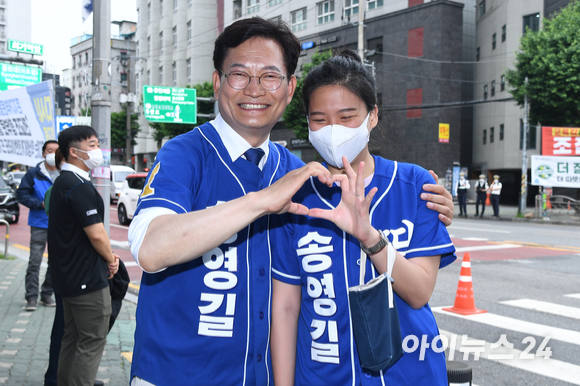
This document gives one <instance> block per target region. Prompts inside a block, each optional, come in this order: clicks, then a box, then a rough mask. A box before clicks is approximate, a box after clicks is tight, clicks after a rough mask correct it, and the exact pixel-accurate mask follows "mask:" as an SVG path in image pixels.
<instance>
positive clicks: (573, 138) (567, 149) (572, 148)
mask: <svg viewBox="0 0 580 386" xmlns="http://www.w3.org/2000/svg"><path fill="white" fill-rule="evenodd" d="M542 155H555V156H574V155H580V128H578V127H542Z"/></svg>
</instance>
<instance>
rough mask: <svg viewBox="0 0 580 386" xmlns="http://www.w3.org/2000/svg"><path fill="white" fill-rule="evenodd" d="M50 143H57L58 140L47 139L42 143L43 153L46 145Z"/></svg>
mask: <svg viewBox="0 0 580 386" xmlns="http://www.w3.org/2000/svg"><path fill="white" fill-rule="evenodd" d="M50 143H56V144H57V145H58V142H56V141H55V140H54V139H49V140H48V141H46V142H45V143H44V145H42V152H43V153H44V151H45V150H46V146H47V145H48V144H50Z"/></svg>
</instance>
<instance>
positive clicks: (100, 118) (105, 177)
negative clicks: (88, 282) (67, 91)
mask: <svg viewBox="0 0 580 386" xmlns="http://www.w3.org/2000/svg"><path fill="white" fill-rule="evenodd" d="M110 63H111V2H110V0H94V2H93V80H92V86H93V90H92V98H91V116H92V126H93V128H94V129H95V130H96V131H97V135H98V137H99V142H100V144H101V150H103V153H104V154H103V155H105V165H103V167H102V168H99V169H98V170H100V171H101V172H102V173H98V174H96V175H95V173H93V183H94V185H95V188H96V189H97V191H98V192H99V193H100V194H101V196H102V197H103V201H104V204H105V218H104V222H103V223H104V225H105V229H106V230H107V234H109V224H110V211H109V206H110V200H111V195H110V189H111V186H110V181H111V177H110V173H111V168H110V162H111V75H110V73H109V64H110ZM107 153H108V154H107Z"/></svg>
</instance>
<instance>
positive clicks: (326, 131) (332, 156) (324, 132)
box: [308, 113, 371, 169]
mask: <svg viewBox="0 0 580 386" xmlns="http://www.w3.org/2000/svg"><path fill="white" fill-rule="evenodd" d="M370 115H371V114H370V113H369V114H368V115H367V117H366V118H365V120H364V122H363V123H362V125H360V126H359V127H355V128H352V127H345V126H341V125H328V126H324V127H323V128H321V129H319V130H316V131H312V130H310V127H308V139H309V140H310V143H312V146H314V148H315V149H316V151H318V153H320V155H321V156H322V158H324V160H325V161H326V162H327V163H328V164H329V165H332V166H334V167H336V168H340V169H342V168H343V167H344V165H343V164H342V157H343V156H346V159H347V160H348V162H352V161H353V160H354V159H355V158H356V156H358V155H359V154H360V152H361V151H362V150H363V149H364V148H365V147H366V145H367V143H368V142H369V136H370V132H369V129H368V127H367V123H368V121H369V117H370ZM309 126H310V125H309Z"/></svg>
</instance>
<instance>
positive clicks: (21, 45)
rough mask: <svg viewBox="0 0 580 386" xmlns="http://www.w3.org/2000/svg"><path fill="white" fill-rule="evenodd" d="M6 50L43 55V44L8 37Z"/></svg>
mask: <svg viewBox="0 0 580 386" xmlns="http://www.w3.org/2000/svg"><path fill="white" fill-rule="evenodd" d="M8 51H14V52H22V53H24V54H30V55H43V52H44V46H43V45H42V44H36V43H29V42H22V41H19V40H12V39H8Z"/></svg>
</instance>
